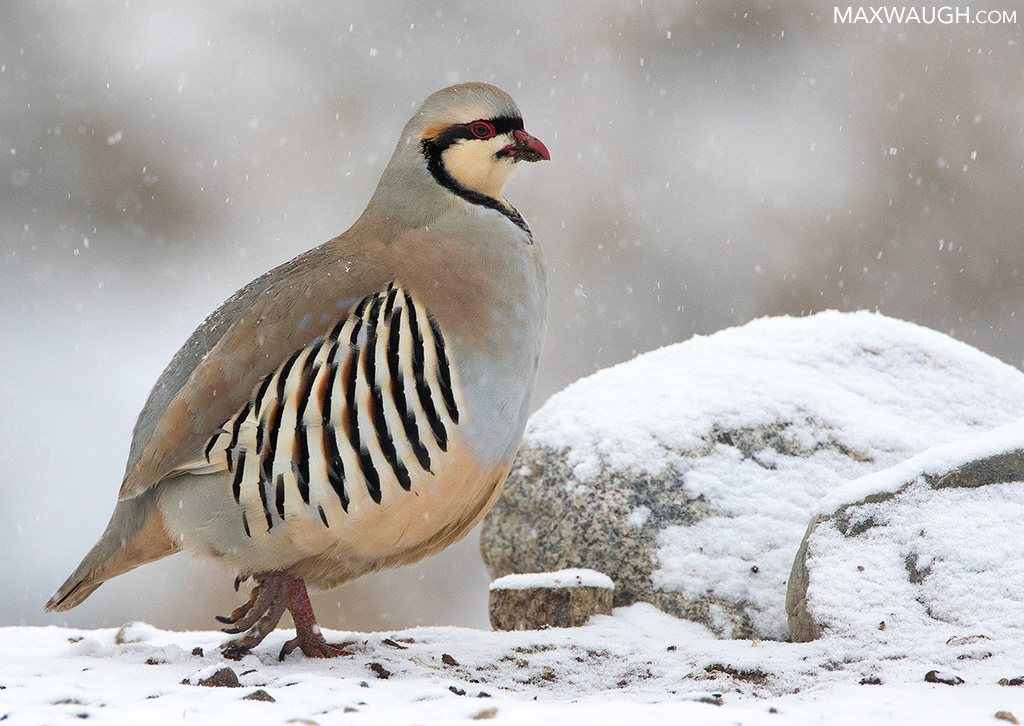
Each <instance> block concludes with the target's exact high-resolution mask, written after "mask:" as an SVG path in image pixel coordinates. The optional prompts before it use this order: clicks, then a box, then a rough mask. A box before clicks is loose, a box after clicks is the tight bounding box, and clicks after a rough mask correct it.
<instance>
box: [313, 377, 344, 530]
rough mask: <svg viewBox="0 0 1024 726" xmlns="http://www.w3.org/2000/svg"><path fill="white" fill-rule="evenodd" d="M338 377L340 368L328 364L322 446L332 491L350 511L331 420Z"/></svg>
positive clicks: (335, 435)
mask: <svg viewBox="0 0 1024 726" xmlns="http://www.w3.org/2000/svg"><path fill="white" fill-rule="evenodd" d="M337 376H338V366H337V365H334V364H328V366H327V374H326V375H325V376H324V383H323V385H324V387H325V388H326V391H325V392H324V396H323V419H322V425H321V427H320V432H321V445H322V446H323V452H324V460H325V462H326V466H327V482H328V483H329V484H330V485H331V489H333V490H334V493H335V494H337V495H338V501H340V502H341V508H342V509H344V510H345V511H346V512H347V511H348V501H349V500H348V493H347V492H346V491H345V464H344V463H343V462H342V460H341V453H340V452H339V451H338V439H337V434H336V432H335V429H334V421H333V419H332V418H331V407H332V402H331V397H332V396H333V395H334V382H335V379H336V378H337Z"/></svg>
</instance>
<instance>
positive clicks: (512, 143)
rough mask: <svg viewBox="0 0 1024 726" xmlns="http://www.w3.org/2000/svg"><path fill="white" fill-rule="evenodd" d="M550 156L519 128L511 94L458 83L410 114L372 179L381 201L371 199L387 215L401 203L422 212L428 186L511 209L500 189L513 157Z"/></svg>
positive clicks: (512, 166)
mask: <svg viewBox="0 0 1024 726" xmlns="http://www.w3.org/2000/svg"><path fill="white" fill-rule="evenodd" d="M550 158H551V155H550V154H549V152H548V149H547V147H546V146H545V145H544V144H543V143H542V142H541V141H540V140H539V139H536V138H535V137H533V136H531V135H530V134H529V133H527V131H526V129H525V127H524V125H523V117H522V114H521V113H520V111H519V107H518V106H517V105H516V102H515V101H514V100H513V99H512V97H511V96H509V95H508V94H507V93H505V92H504V91H502V90H501V89H500V88H497V87H496V86H492V85H490V84H487V83H460V84H457V85H454V86H449V87H448V88H443V89H441V90H440V91H437V92H436V93H434V94H432V95H431V96H429V97H428V98H427V99H426V100H425V101H424V102H423V103H422V105H421V106H420V107H419V108H418V109H417V110H416V112H415V113H414V114H413V116H412V118H411V119H410V120H409V122H408V123H407V124H406V126H405V129H404V130H403V131H402V137H401V139H400V140H399V143H398V148H397V149H396V150H395V154H394V156H393V157H392V159H391V162H390V163H389V164H388V169H387V170H385V173H384V176H383V177H382V179H381V184H380V185H379V186H378V189H377V193H376V195H375V196H376V197H377V200H376V201H379V202H381V204H380V205H377V204H371V206H374V207H376V206H381V207H384V208H387V209H388V211H389V215H390V216H391V217H392V218H394V217H393V215H395V214H400V213H401V212H400V211H399V208H400V207H402V206H404V208H405V210H406V211H407V212H410V213H412V214H413V215H415V216H412V217H411V218H412V219H418V218H420V217H421V216H428V211H427V210H428V209H437V207H426V206H425V205H428V204H430V203H433V204H436V198H435V197H433V194H432V193H431V192H430V191H429V188H430V187H433V188H434V189H438V190H439V191H441V192H442V193H443V194H455V195H457V196H458V197H461V198H462V199H463V200H465V201H468V202H470V203H473V204H479V205H482V206H485V207H492V208H498V209H502V210H505V211H506V212H509V211H510V210H511V211H514V210H513V209H512V206H511V205H510V204H509V203H508V202H507V201H506V200H505V198H504V196H502V190H503V188H504V187H505V184H506V183H507V182H508V180H509V179H510V178H511V177H512V174H513V173H514V172H515V169H516V165H517V164H518V163H519V162H520V161H541V160H547V159H550ZM413 190H415V191H413ZM385 200H387V202H386V203H385ZM428 200H433V201H432V202H431V201H428ZM415 210H420V212H416V211H415Z"/></svg>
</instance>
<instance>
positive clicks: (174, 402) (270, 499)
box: [46, 83, 550, 658]
mask: <svg viewBox="0 0 1024 726" xmlns="http://www.w3.org/2000/svg"><path fill="white" fill-rule="evenodd" d="M548 158H550V157H549V155H548V151H547V149H546V148H545V146H544V144H542V143H541V142H540V141H538V140H537V139H535V138H534V137H533V136H531V135H530V134H528V133H527V132H526V131H525V130H524V128H523V120H522V116H521V114H520V112H519V108H518V107H517V106H516V103H515V101H513V100H512V98H511V97H510V96H509V95H508V94H506V93H505V92H504V91H502V90H501V89H499V88H496V87H494V86H491V85H487V84H484V83H464V84H460V85H456V86H451V87H450V88H445V89H443V90H441V91H438V92H437V93H435V94H433V95H432V96H430V97H429V98H428V99H427V100H426V101H424V103H423V105H422V106H420V108H419V109H418V110H417V111H416V113H415V114H413V117H412V119H410V120H409V122H408V123H407V124H406V126H405V128H404V129H403V131H402V136H401V138H400V139H399V141H398V147H397V148H396V149H395V152H394V155H393V156H392V157H391V161H390V162H389V163H388V165H387V168H386V169H385V170H384V174H383V176H382V177H381V180H380V183H379V184H378V186H377V189H376V191H375V192H374V194H373V197H372V198H371V199H370V202H369V204H368V205H367V207H366V210H365V211H364V212H363V214H362V215H361V216H360V217H359V219H358V220H357V221H356V222H355V224H353V225H352V227H351V229H349V230H348V231H347V232H345V233H344V234H342V235H340V236H339V237H336V238H334V239H332V240H330V241H329V242H327V243H325V244H323V245H321V246H320V247H317V248H315V249H312V250H310V251H308V252H306V253H304V254H302V255H299V256H298V257H296V258H295V259H293V260H292V261H290V262H287V263H285V264H283V265H281V266H280V267H278V268H276V269H274V270H272V271H271V272H268V273H267V274H265V275H263V276H262V277H259V278H257V279H256V280H254V281H253V282H251V283H249V284H248V285H246V286H245V287H244V288H242V289H241V290H239V291H238V292H237V293H235V294H234V295H233V296H232V297H231V298H230V299H228V300H227V302H225V303H224V304H223V305H221V307H220V308H218V309H217V310H216V311H214V312H213V314H211V315H210V316H209V317H208V318H207V319H206V321H205V322H204V323H203V324H202V325H200V326H199V328H198V329H197V330H196V331H195V332H194V333H193V334H192V336H191V337H190V338H189V339H188V341H187V342H186V343H185V345H184V346H183V347H182V348H181V350H179V351H178V353H177V354H176V355H175V356H174V358H173V359H172V360H171V362H170V364H169V365H168V366H167V369H166V370H165V371H164V372H163V374H162V375H161V376H160V378H159V380H158V381H157V383H156V385H155V386H154V388H153V390H152V392H151V393H150V395H149V400H148V401H147V402H146V405H145V407H144V408H143V409H142V413H141V414H140V415H139V419H138V422H137V423H136V425H135V432H134V438H133V440H132V444H131V450H130V452H129V456H128V465H127V469H126V473H125V477H124V482H123V484H122V486H121V491H120V495H119V497H118V502H117V506H116V507H115V508H114V513H113V516H112V517H111V519H110V523H109V524H108V525H107V529H106V531H105V532H104V533H103V535H102V536H101V537H100V540H99V541H98V542H97V543H96V545H95V546H94V547H93V548H92V551H90V552H89V554H88V555H86V557H85V559H84V560H83V561H82V563H81V564H80V565H79V567H78V569H77V570H75V572H74V574H72V575H71V577H70V578H68V580H67V582H65V583H64V584H63V585H62V586H61V588H60V589H59V590H58V591H57V593H56V594H55V595H54V596H53V597H52V598H51V599H50V601H49V602H48V603H47V604H46V609H47V610H67V609H69V608H73V607H75V606H76V605H78V604H79V603H81V602H82V601H83V600H84V599H85V598H86V597H88V596H89V595H90V594H91V593H92V592H93V591H94V590H95V589H96V588H97V587H99V586H100V584H101V583H103V582H104V581H106V580H108V579H110V578H111V577H114V576H116V575H120V574H122V573H124V572H127V571H128V570H131V569H133V568H135V567H137V566H139V565H141V564H144V563H146V562H151V561H153V560H157V559H160V558H162V557H166V556H167V555H170V554H172V553H174V552H177V551H179V550H186V551H189V552H192V553H194V554H196V555H199V556H202V557H209V558H212V559H214V560H217V561H218V562H220V563H222V564H223V565H224V566H225V567H226V568H229V569H230V570H231V571H234V572H237V573H238V575H239V578H240V579H241V580H245V579H247V578H250V577H251V578H253V579H254V580H255V582H256V586H255V587H254V588H253V591H252V595H251V597H250V600H249V601H248V602H247V603H246V604H244V605H242V606H241V607H240V608H238V609H237V610H236V611H235V612H234V613H232V615H231V616H230V617H228V618H220V619H221V620H222V622H226V623H229V624H230V625H232V626H233V627H232V628H230V629H228V631H227V632H232V633H241V634H242V635H241V637H240V638H238V639H236V640H234V641H232V642H229V643H228V644H227V645H226V646H225V652H226V654H228V655H232V656H237V657H240V656H241V655H242V654H244V653H246V652H248V651H249V650H250V649H251V648H253V647H254V646H256V645H257V644H259V643H260V641H262V640H263V638H265V637H266V636H267V634H268V633H270V632H271V631H272V630H273V629H274V627H275V626H276V625H277V622H278V620H279V619H280V617H281V616H282V615H283V613H284V611H285V610H286V609H287V610H289V611H290V612H291V615H292V618H293V620H294V622H295V628H296V637H295V638H294V639H293V640H290V641H288V642H287V643H286V644H285V646H284V648H283V650H282V651H281V657H282V658H284V656H285V655H287V654H288V653H290V652H291V651H292V650H294V649H295V648H296V647H298V648H300V649H301V650H302V652H303V653H305V654H306V655H307V656H311V657H330V656H335V655H341V654H345V653H346V651H345V650H344V645H332V644H329V643H327V642H326V640H325V639H324V637H323V635H321V633H320V628H319V627H318V626H317V623H316V620H315V618H314V616H313V611H312V608H311V606H310V603H309V598H308V596H307V594H306V585H305V583H309V584H310V585H313V586H315V587H317V588H331V587H334V586H336V585H339V584H340V583H343V582H345V581H347V580H351V579H353V578H356V577H359V576H360V575H364V574H366V573H369V572H373V571H376V570H380V569H382V568H387V567H394V566H397V565H403V564H408V563H412V562H416V561H417V560H420V559H421V558H423V557H426V556H428V555H430V554H433V553H436V552H438V551H440V550H442V549H444V548H445V547H447V546H448V545H450V544H452V543H453V542H455V541H457V540H458V539H460V538H461V537H463V536H464V535H465V534H466V533H467V532H469V530H470V529H471V528H472V527H473V526H474V525H475V524H476V523H477V522H478V521H479V520H480V518H481V517H482V516H483V515H484V513H485V512H486V511H487V509H488V508H489V507H490V506H491V504H492V503H493V502H494V500H495V498H496V497H497V496H498V494H499V492H500V490H501V487H502V484H503V483H504V481H505V477H506V475H507V474H508V470H509V466H510V465H511V463H512V458H513V456H514V455H515V453H516V449H517V448H518V446H519V442H520V438H521V437H522V433H523V429H524V427H525V424H526V418H527V412H528V405H529V401H530V395H531V392H532V389H533V383H534V378H535V374H536V370H537V360H538V357H539V355H540V347H541V339H542V337H543V333H544V321H545V308H546V298H547V292H546V276H545V268H544V263H543V260H542V256H541V251H540V247H539V246H538V245H537V244H536V243H535V240H534V238H533V234H532V233H531V231H530V228H529V226H528V225H527V224H526V221H525V220H524V219H523V217H522V216H521V215H520V214H519V212H518V211H516V209H515V207H513V206H512V205H511V204H509V202H508V201H507V200H506V199H505V197H504V196H502V189H503V188H504V186H505V183H506V182H507V181H508V180H509V178H510V177H511V176H512V173H513V171H514V170H515V168H516V164H517V163H518V162H520V161H538V160H541V159H548ZM236 587H237V581H236Z"/></svg>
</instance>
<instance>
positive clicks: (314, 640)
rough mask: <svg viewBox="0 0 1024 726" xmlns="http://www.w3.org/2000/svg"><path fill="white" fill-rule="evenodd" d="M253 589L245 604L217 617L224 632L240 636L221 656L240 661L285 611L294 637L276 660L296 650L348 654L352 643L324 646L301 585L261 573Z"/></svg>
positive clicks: (292, 579)
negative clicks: (288, 614)
mask: <svg viewBox="0 0 1024 726" xmlns="http://www.w3.org/2000/svg"><path fill="white" fill-rule="evenodd" d="M254 579H255V580H256V586H255V587H254V588H253V590H252V593H251V594H250V596H249V602H247V603H245V604H244V605H242V606H241V607H239V608H236V609H235V611H234V612H232V613H231V615H229V616H227V617H218V618H217V619H218V620H220V621H221V622H222V623H225V624H227V625H231V626H232V627H230V628H224V632H225V633H231V634H237V633H244V635H243V636H242V637H241V638H237V639H234V640H230V641H228V642H227V643H225V644H224V646H223V649H222V653H223V655H224V657H225V658H228V659H230V660H241V659H242V658H244V657H245V656H246V655H248V654H249V653H250V652H251V651H252V649H253V648H255V647H256V646H257V645H259V644H260V643H262V642H263V639H264V638H266V637H267V636H268V635H270V633H271V632H273V630H274V628H276V627H277V623H278V621H279V620H280V619H281V616H282V615H283V614H284V611H285V610H288V611H289V612H290V613H291V615H292V620H293V621H294V622H295V637H294V638H292V639H291V640H289V641H288V642H287V643H285V644H284V647H283V648H281V653H280V655H279V658H280V660H284V659H285V657H286V656H287V655H288V654H290V653H292V652H293V651H294V650H295V649H296V648H298V649H299V650H301V651H302V653H303V655H305V656H306V657H307V658H337V657H338V656H342V655H352V653H351V652H349V651H348V650H346V649H345V648H346V646H349V645H352V643H340V644H332V643H328V642H327V641H326V640H325V639H324V636H323V634H322V633H321V632H320V626H319V625H318V624H317V622H316V617H315V616H314V615H313V606H312V604H311V603H310V602H309V595H308V594H307V593H306V585H305V583H304V582H303V581H302V580H300V579H299V578H297V577H292V576H291V575H289V574H287V573H285V572H264V573H261V574H258V575H255V578H254Z"/></svg>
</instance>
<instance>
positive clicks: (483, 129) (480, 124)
mask: <svg viewBox="0 0 1024 726" xmlns="http://www.w3.org/2000/svg"><path fill="white" fill-rule="evenodd" d="M469 133H471V134H473V136H475V137H476V138H478V139H493V138H494V137H495V136H497V135H498V132H497V131H495V130H494V124H492V123H491V122H490V121H474V122H473V123H471V124H470V125H469Z"/></svg>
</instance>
